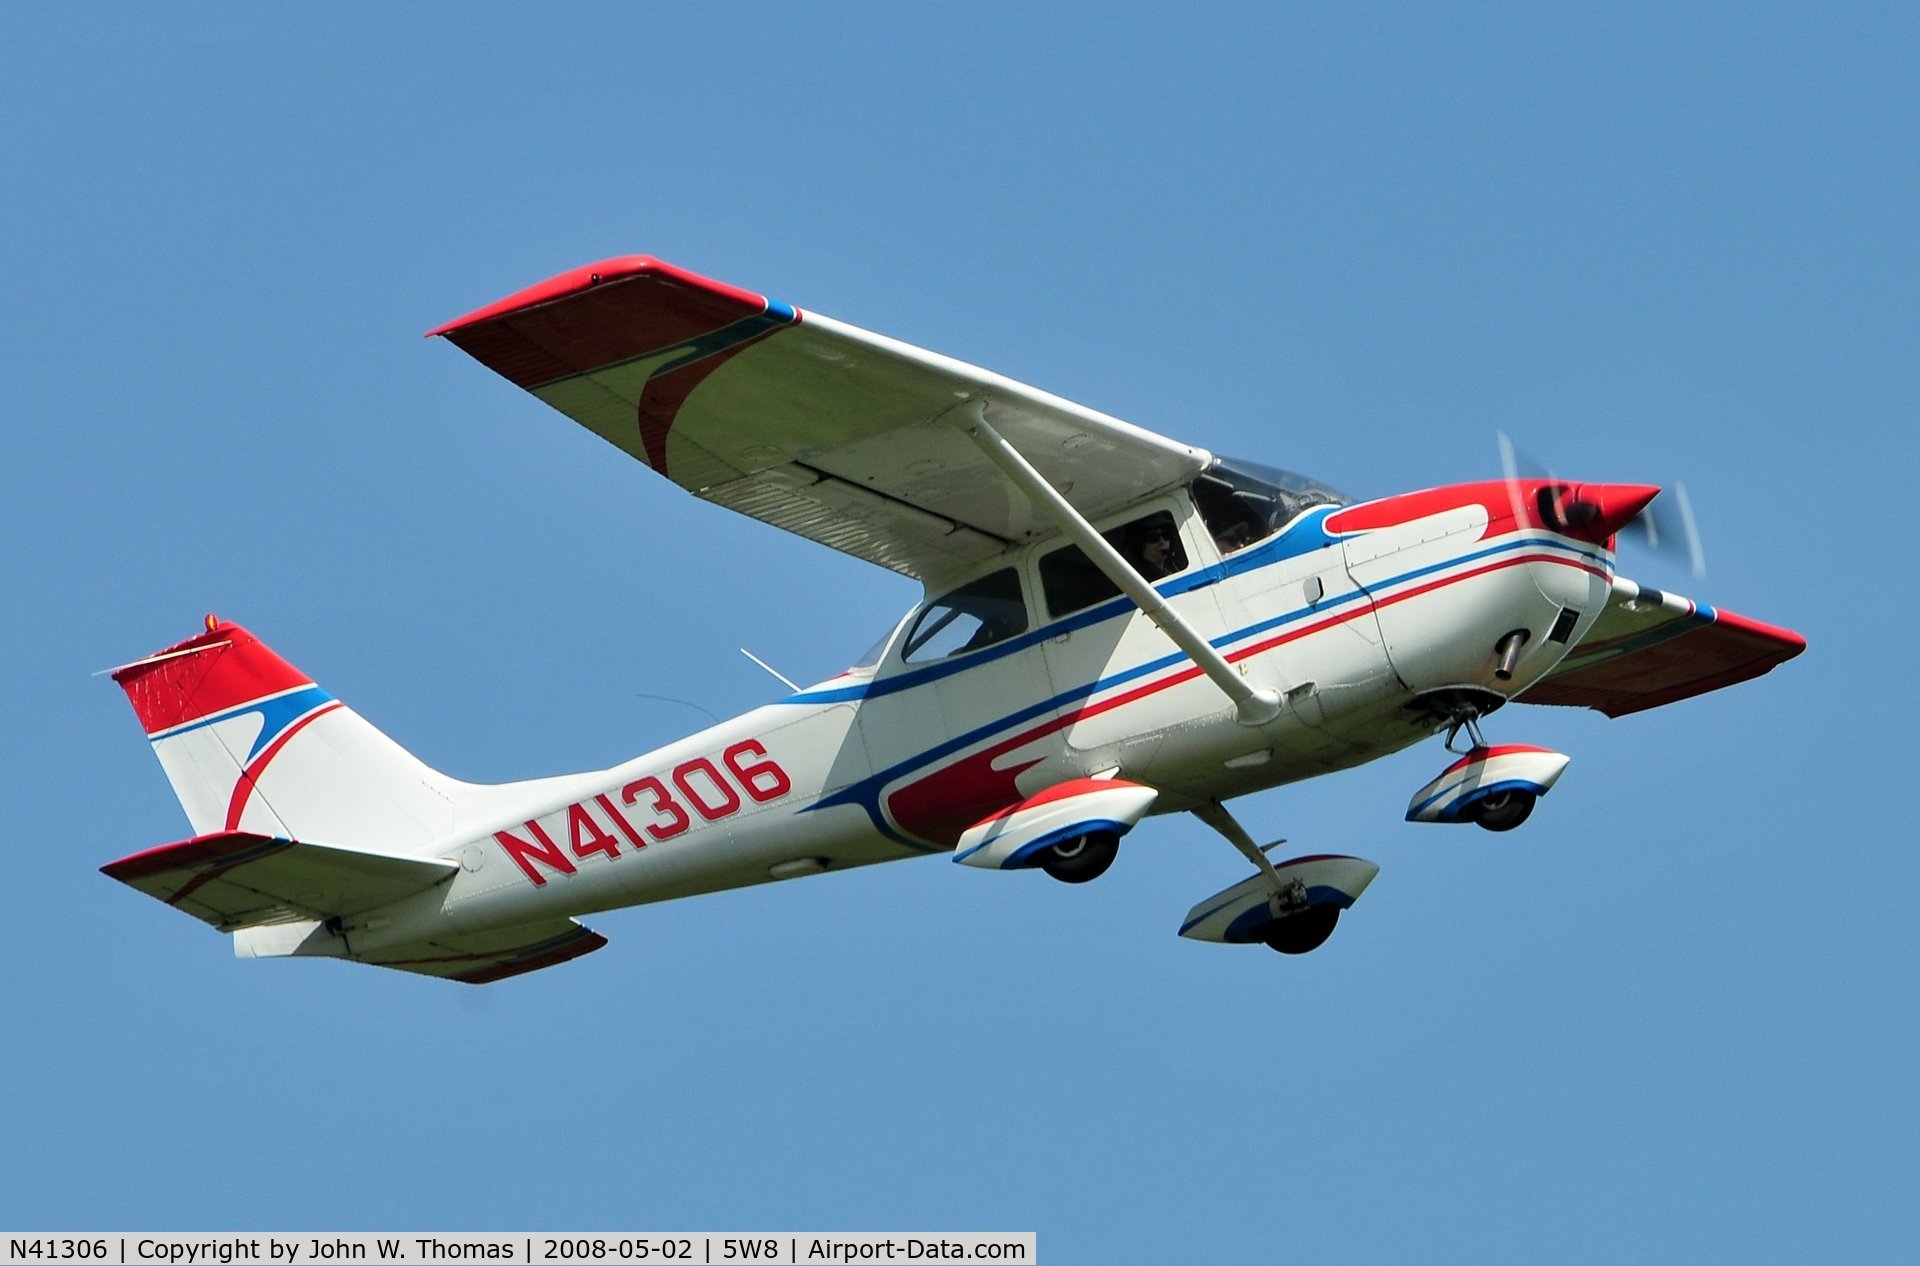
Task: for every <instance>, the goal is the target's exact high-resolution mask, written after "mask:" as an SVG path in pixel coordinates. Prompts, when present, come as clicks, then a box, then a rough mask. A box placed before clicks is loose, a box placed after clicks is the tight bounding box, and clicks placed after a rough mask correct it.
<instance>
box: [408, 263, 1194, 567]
mask: <svg viewBox="0 0 1920 1266" xmlns="http://www.w3.org/2000/svg"><path fill="white" fill-rule="evenodd" d="M434 335H444V336H445V337H446V338H447V339H449V340H450V341H451V342H452V343H454V345H455V346H457V347H459V348H460V349H461V350H463V351H465V352H467V353H468V354H469V355H471V356H472V357H473V358H474V359H475V360H478V361H479V362H480V363H481V364H483V365H485V366H487V368H489V369H492V370H493V371H494V372H496V373H498V374H499V375H500V376H501V377H503V378H506V379H507V380H508V381H509V382H512V383H514V384H516V385H518V386H520V387H524V388H526V389H527V390H528V391H530V392H532V393H533V394H534V395H536V396H538V397H539V398H540V399H542V400H544V401H546V402H547V403H548V404H550V405H552V406H553V407H554V408H556V409H558V410H560V412H562V413H564V414H566V415H567V416H568V417H570V418H572V419H573V420H574V421H576V422H579V423H580V424H581V425H583V426H585V427H587V428H588V429H589V430H591V431H593V432H594V433H595V434H597V435H599V436H601V437H602V438H603V439H606V440H607V441H609V442H610V443H612V444H615V445H617V446H619V447H620V448H622V449H624V450H626V451H627V452H628V453H630V454H632V455H633V456H634V457H636V458H638V459H640V460H641V461H643V462H645V463H647V465H649V466H651V467H652V468H653V469H654V470H656V471H659V472H660V473H661V474H664V475H666V476H667V477H668V478H669V479H671V480H673V481H674V482H675V483H677V484H679V485H680V486H681V487H683V488H685V489H687V490H688V491H690V492H693V493H694V494H696V495H698V496H700V497H702V498H704V499H706V500H708V501H711V502H714V503H715V504H717V505H722V506H726V507H728V508H729V509H733V510H737V511H739V512H740V513H742V514H747V515H751V516H752V517H754V518H756V519H761V520H764V521H765V522H768V523H771V524H773V525H775V526H776V527H782V528H785V529H787V530H788V531H790V532H795V533H798V534H799V535H801V536H804V537H807V538H809V539H811V540H815V541H819V542H821V543H822V544H825V545H831V546H833V547H834V548H835V549H839V550H843V551H845V552H846V553H849V554H852V555H854V556H855V557H858V558H864V559H867V560H869V561H870V562H875V563H879V564H880V565H881V566H883V567H888V568H891V569H893V570H894V571H898V572H902V573H904V574H906V575H908V576H912V577H915V578H916V579H920V580H928V579H932V578H939V577H941V576H943V575H945V574H947V573H950V572H952V571H954V570H955V569H957V568H961V567H965V566H967V565H968V564H971V563H974V562H978V561H980V560H983V559H986V558H990V557H992V556H993V555H995V554H997V553H999V552H1001V551H1003V550H1005V549H1007V548H1008V547H1010V546H1012V545H1015V544H1018V543H1020V542H1022V541H1025V540H1027V539H1029V538H1031V537H1034V536H1039V535H1044V534H1048V533H1051V532H1052V531H1053V530H1054V528H1053V525H1052V524H1051V523H1050V522H1049V521H1048V520H1047V519H1046V518H1044V517H1043V516H1041V515H1040V514H1038V513H1037V512H1036V511H1035V509H1034V508H1033V506H1032V505H1031V503H1030V502H1029V500H1028V499H1027V498H1026V497H1025V496H1023V495H1022V494H1021V493H1020V492H1018V491H1017V490H1016V489H1015V488H1013V487H1012V486H1010V485H1009V484H1008V482H1007V481H1006V479H1005V478H1003V477H1002V476H1001V474H1000V472H999V471H998V469H997V468H996V467H995V466H994V465H993V464H992V463H991V462H990V461H988V460H987V459H986V457H985V456H984V455H983V454H982V453H981V451H980V450H979V448H977V447H976V446H975V445H974V444H973V443H972V442H971V441H969V440H968V439H967V437H966V436H965V435H964V434H963V433H961V431H959V430H958V429H956V428H954V427H953V426H950V425H947V424H945V423H943V422H942V420H941V419H942V418H943V417H944V416H945V415H946V414H948V413H950V412H952V411H954V410H955V409H957V408H958V407H959V406H961V405H962V404H964V403H966V402H969V401H973V400H983V401H985V402H986V403H987V407H988V410H989V414H990V416H991V418H992V420H993V425H994V426H995V427H996V428H997V429H998V430H999V431H1000V432H1001V434H1003V435H1004V436H1005V437H1006V438H1007V439H1008V441H1010V442H1011V443H1012V444H1013V445H1014V446H1015V447H1016V448H1018V449H1019V450H1020V452H1021V453H1022V454H1023V455H1024V456H1025V457H1026V458H1027V460H1028V461H1029V462H1031V463H1032V464H1033V466H1034V467H1035V468H1036V469H1038V470H1039V472H1040V473H1041V474H1042V475H1044V476H1045V477H1046V478H1047V480H1048V481H1049V482H1050V483H1052V484H1053V485H1054V486H1055V487H1056V488H1058V489H1059V490H1060V491H1062V492H1063V493H1064V494H1065V495H1066V497H1067V499H1068V500H1069V501H1070V502H1071V503H1072V504H1073V506H1074V508H1075V509H1077V510H1078V511H1080V513H1081V514H1083V515H1085V516H1087V517H1088V518H1098V517H1100V516H1101V515H1103V514H1105V513H1107V512H1109V511H1112V510H1117V509H1119V508H1121V507H1123V506H1125V505H1127V504H1129V503H1131V502H1134V501H1137V500H1139V499H1140V498H1142V497H1146V496H1149V495H1151V494H1152V493H1154V492H1156V491H1159V490H1160V489H1163V488H1168V487H1172V486H1174V485H1176V484H1179V483H1182V482H1184V481H1186V480H1187V479H1190V478H1191V477H1193V476H1194V475H1195V474H1197V473H1198V472H1199V471H1200V470H1201V469H1202V468H1203V467H1204V466H1205V465H1206V464H1207V462H1208V461H1209V460H1210V455H1209V454H1208V453H1206V452H1205V451H1204V450H1202V449H1198V448H1193V447H1191V446H1189V445H1185V444H1180V443H1176V442H1174V441H1172V440H1169V439H1166V438H1164V437H1162V436H1159V435H1155V434H1153V433H1152V432H1150V431H1146V430H1142V429H1141V428H1139V427H1136V426H1131V425H1129V424H1127V423H1125V422H1122V421H1120V420H1119V419H1117V418H1112V417H1108V416H1107V415H1106V414H1103V413H1098V412H1096V411H1094V410H1092V409H1088V408H1084V407H1083V406H1081V405H1077V404H1074V403H1073V402H1071V401H1068V400H1062V399H1060V398H1059V397H1057V396H1052V395H1048V394H1047V393H1045V392H1042V391H1037V390H1035V389H1034V388H1032V387H1028V386H1025V385H1023V384H1021V383H1018V382H1014V381H1013V380H1012V379H1009V378H1003V377H1001V376H1000V375H998V374H994V373H990V372H988V371H986V370H984V369H978V368H976V367H974V366H972V365H968V364H965V363H963V362H961V361H957V360H953V359H951V358H949V357H945V356H940V355H936V354H935V353H932V352H928V351H923V350H922V349H920V348H917V347H913V346H910V345H909V344H906V343H901V342H897V341H895V340H893V339H889V338H884V337H882V336H881V335H878V334H873V333H870V332H868V331H866V330H862V329H858V328H856V327H854V326H851V325H846V324H844V323H842V322H839V321H835V320H833V319H832V318H830V317H822V316H817V315H815V314H814V313H811V312H802V311H801V310H800V309H798V308H794V307H791V306H789V305H787V304H784V303H780V302H777V301H775V300H771V299H767V298H766V297H764V296H761V295H756V294H751V293H749V292H747V291H744V290H739V289H736V288H734V287H732V286H727V285H723V284H721V283H719V282H715V281H709V280H707V279H706V278H704V277H698V276H695V275H694V274H692V273H689V272H686V271H684V270H682V269H679V268H675V267H673V266H672V265H670V264H665V263H662V262H660V261H659V260H656V259H652V258H649V257H646V256H626V257H623V258H619V259H609V260H604V261H602V262H601V263H598V264H590V265H588V266H587V267H585V268H579V269H575V270H574V271H572V272H568V273H563V274H561V275H560V276H558V277H554V278H552V279H550V280H548V281H545V282H542V283H540V284H539V285H537V286H533V287H530V288H529V289H526V290H523V291H520V292H519V293H518V294H514V295H511V296H509V297H507V298H505V299H502V300H500V301H499V302H498V303H494V304H491V305H489V306H487V307H484V308H481V309H480V310H478V311H476V312H472V313H469V314H468V315H466V316H464V317H461V318H460V319H458V320H456V321H452V322H449V323H448V324H446V325H444V326H441V327H440V328H439V329H436V330H433V331H431V332H430V333H429V335H428V337H432V336H434Z"/></svg>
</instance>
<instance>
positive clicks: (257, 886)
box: [100, 831, 457, 932]
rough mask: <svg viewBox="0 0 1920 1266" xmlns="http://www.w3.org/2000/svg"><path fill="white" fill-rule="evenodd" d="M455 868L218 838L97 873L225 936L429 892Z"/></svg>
mask: <svg viewBox="0 0 1920 1266" xmlns="http://www.w3.org/2000/svg"><path fill="white" fill-rule="evenodd" d="M455 869H457V868H456V866H455V865H454V863H452V862H449V861H445V860H442V859H440V858H436V857H392V856H388V855H387V854H384V853H367V852H362V851H360V850H358V849H350V848H341V847H339V846H337V845H332V844H308V843H302V842H296V841H294V840H286V839H278V838H276V837H274V836H270V835H255V834H253V833H251V832H248V831H222V832H218V833H216V834H213V835H201V836H197V837H195V838H194V839H190V840H183V841H181V842H180V843H178V844H164V845H162V846H160V847H159V848H152V849H148V850H147V851H146V852H144V853H135V854H134V855H133V856H131V857H123V858H121V859H120V860H119V861H117V862H108V863H107V864H106V865H105V866H102V867H101V868H100V871H101V873H102V874H104V875H107V876H108V877H109V878H112V879H118V880H119V881H120V882H121V883H123V884H126V885H127V886H128V887H130V888H136V889H138V890H139V891H141V892H144V893H146V894H147V895H148V896H150V897H157V898H158V899H159V900H161V901H164V902H166V903H167V904H168V905H170V906H173V907H175V908H177V909H180V910H184V911H186V912H187V913H188V914H190V915H192V916H193V917H194V918H196V919H200V920H202V921H203V922H206V923H210V924H212V925H213V926H214V927H216V928H218V929H220V930H221V931H222V932H231V931H233V930H235V929H237V928H245V927H252V926H254V925H256V924H262V923H289V922H293V921H297V920H301V919H306V920H314V921H322V920H326V919H330V918H334V917H335V916H338V915H349V914H357V913H359V912H360V911H362V910H371V909H373V908H374V907H376V906H383V905H387V904H389V903H390V902H394V901H398V900H400V899H401V898H402V897H407V896H411V895H412V894H414V893H416V892H419V891H421V890H422V889H424V888H430V887H432V886H433V885H434V884H437V883H439V882H440V881H442V880H444V879H446V878H447V877H448V876H449V875H451V874H453V872H454V871H455Z"/></svg>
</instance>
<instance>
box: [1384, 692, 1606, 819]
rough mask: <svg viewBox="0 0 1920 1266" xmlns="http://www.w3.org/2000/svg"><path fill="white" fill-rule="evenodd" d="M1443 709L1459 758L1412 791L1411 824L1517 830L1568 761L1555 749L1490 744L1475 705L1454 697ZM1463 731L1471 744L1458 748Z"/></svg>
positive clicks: (1452, 747)
mask: <svg viewBox="0 0 1920 1266" xmlns="http://www.w3.org/2000/svg"><path fill="white" fill-rule="evenodd" d="M1441 707H1442V709H1443V715H1444V716H1445V718H1446V721H1447V738H1446V748H1447V750H1448V751H1449V752H1452V753H1454V754H1455V755H1457V756H1459V757H1460V759H1459V760H1457V761H1455V762H1454V763H1453V764H1451V765H1449V766H1447V767H1446V768H1445V769H1443V770H1441V771H1440V776H1439V777H1438V778H1435V779H1434V780H1433V781H1432V782H1430V783H1428V784H1427V785H1426V786H1424V787H1422V788H1420V790H1418V791H1416V792H1414V793H1413V799H1412V800H1410V801H1409V802H1408V803H1407V821H1409V822H1472V823H1475V824H1477V825H1479V826H1480V827H1482V828H1484V829H1486V830H1489V831H1511V830H1513V829H1514V828H1515V827H1517V826H1519V825H1520V824H1521V823H1522V822H1525V821H1526V820H1527V818H1528V817H1530V816H1532V814H1533V806H1534V803H1535V802H1536V801H1537V800H1539V798H1540V797H1541V796H1544V795H1545V794H1547V792H1548V791H1550V790H1552V788H1553V784H1554V783H1556V782H1558V781H1559V780H1560V775H1561V774H1562V773H1563V772H1564V771H1565V770H1566V768H1567V763H1568V759H1569V758H1568V757H1566V756H1563V755H1561V754H1560V753H1559V752H1556V751H1554V750H1553V749H1551V748H1546V747H1528V746H1526V745H1524V744H1520V743H1503V744H1500V745H1499V746H1497V747H1495V746H1489V745H1488V743H1487V741H1486V739H1485V738H1483V737H1482V736H1481V734H1480V720H1479V719H1480V716H1481V715H1482V712H1483V709H1482V708H1480V707H1479V706H1477V704H1476V702H1475V701H1473V700H1469V699H1449V700H1446V701H1444V702H1443V703H1442V704H1441ZM1491 710H1492V709H1491V708H1488V709H1484V711H1491ZM1463 733H1464V734H1465V735H1466V737H1467V741H1468V743H1469V746H1467V747H1465V748H1461V747H1458V746H1456V745H1455V744H1456V742H1457V740H1458V739H1459V737H1460V735H1461V734H1463Z"/></svg>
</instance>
